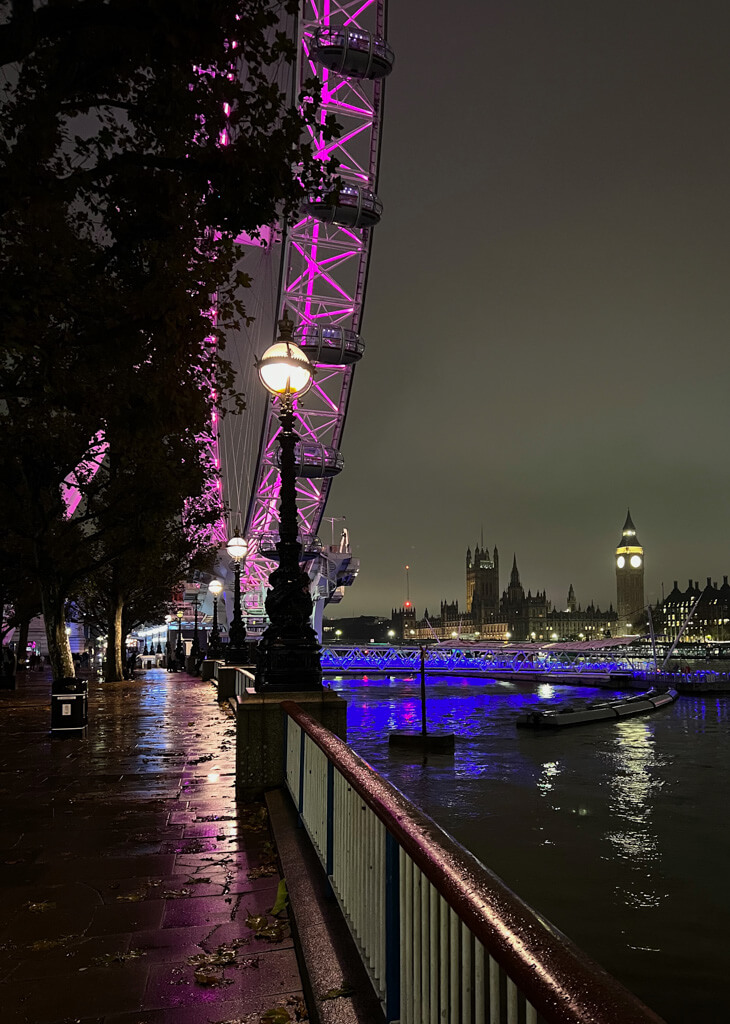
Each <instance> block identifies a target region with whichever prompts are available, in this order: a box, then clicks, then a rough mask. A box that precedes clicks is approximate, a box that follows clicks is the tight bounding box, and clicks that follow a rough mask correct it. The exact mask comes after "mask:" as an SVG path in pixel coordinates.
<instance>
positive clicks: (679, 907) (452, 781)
mask: <svg viewBox="0 0 730 1024" xmlns="http://www.w3.org/2000/svg"><path fill="white" fill-rule="evenodd" d="M332 685H333V687H334V688H335V689H337V690H338V691H339V692H340V693H342V694H343V696H345V697H346V698H347V699H348V740H349V742H350V743H351V744H352V746H353V747H354V748H355V749H356V750H357V751H358V753H360V754H361V755H362V756H363V757H365V758H366V760H368V761H369V762H370V763H371V764H372V765H373V767H374V768H376V769H377V770H378V771H380V772H381V773H382V774H383V775H385V776H386V777H387V778H389V779H391V781H392V782H394V783H395V785H397V786H398V787H399V788H400V789H402V790H403V791H404V792H405V793H406V794H407V795H408V796H409V797H411V799H412V800H413V801H414V802H415V803H416V804H418V805H419V806H421V807H423V809H424V810H425V811H427V813H429V814H431V815H432V816H433V817H434V818H435V819H436V820H437V821H438V822H439V824H441V825H442V826H443V827H444V828H445V829H446V830H447V831H448V832H450V833H451V834H452V835H453V836H454V837H455V838H456V839H458V840H459V842H461V843H463V844H464V846H466V847H467V848H469V849H470V850H472V851H473V852H474V853H475V854H476V856H477V857H479V859H480V860H482V861H483V862H484V863H485V864H487V865H488V866H489V867H490V868H491V869H492V870H493V871H496V872H497V874H499V875H500V876H501V877H502V878H503V879H504V880H505V881H506V882H507V884H508V885H510V886H511V887H512V888H514V889H515V891H516V892H517V893H518V894H519V895H520V896H522V897H523V899H525V900H527V902H528V903H530V904H531V905H532V906H534V907H535V908H536V909H537V910H539V911H540V912H541V913H543V914H545V916H547V917H548V918H550V919H551V920H552V921H553V922H554V923H555V924H556V925H557V926H558V927H559V928H561V929H562V930H563V931H564V932H566V933H567V934H568V935H570V936H571V938H573V939H574V940H575V941H576V942H577V943H578V944H579V945H580V946H581V947H582V948H584V949H585V950H586V951H587V952H588V953H589V954H590V955H591V956H593V957H594V958H595V959H596V960H598V962H599V963H601V964H602V965H603V966H604V967H605V968H606V969H607V970H609V971H610V972H611V973H612V974H614V975H616V976H617V977H619V978H620V979H621V980H622V981H623V982H624V984H626V985H627V986H628V987H629V988H630V989H632V991H634V992H636V993H637V995H639V997H640V998H642V999H643V1000H644V1001H645V1002H646V1003H648V1004H649V1005H650V1006H651V1007H652V1008H653V1009H654V1010H656V1012H658V1013H659V1014H661V1015H662V1016H663V1017H664V1018H665V1019H666V1020H667V1021H669V1022H670V1024H685V1022H688V1021H692V1020H699V1019H701V1020H702V1021H703V1024H713V1022H717V1024H720V1022H721V1021H722V1022H723V1024H724V1022H725V1021H726V1020H728V1019H730V999H729V998H728V994H727V985H726V980H725V979H726V977H727V973H728V970H729V969H730V964H728V962H727V953H726V950H727V938H726V936H727V931H728V927H730V886H729V885H728V883H727V871H728V865H729V864H730V828H728V812H727V809H726V804H727V802H728V798H727V793H728V791H730V758H728V752H729V751H730V747H729V745H728V739H729V738H730V715H729V714H728V708H729V707H730V698H717V697H707V698H706V699H702V698H699V697H694V698H680V700H679V701H677V703H675V704H674V705H672V706H671V707H670V708H667V709H663V710H661V711H658V712H656V713H655V714H653V715H651V716H647V717H645V718H636V719H630V720H628V721H623V722H618V723H614V722H608V723H598V724H594V725H589V726H585V727H576V728H573V729H566V730H561V731H560V732H533V731H531V730H517V729H516V728H515V724H514V720H515V718H516V716H517V714H519V713H520V712H521V711H524V710H526V709H527V708H532V707H536V706H545V707H549V706H560V705H564V704H566V703H571V702H573V701H580V702H582V701H588V702H589V701H593V700H598V699H602V700H605V699H607V697H608V696H610V695H611V691H606V690H602V691H599V690H595V689H592V688H591V689H589V688H583V687H581V688H579V689H573V688H570V687H567V686H562V685H556V684H554V683H549V684H548V683H543V684H539V686H537V687H536V688H535V689H530V686H529V684H526V683H525V684H520V685H519V686H517V685H516V684H514V683H505V682H497V681H495V680H482V679H480V680H477V679H473V678H471V679H466V678H456V677H429V679H428V722H429V727H430V728H433V729H438V730H442V731H448V732H454V733H455V734H456V736H457V745H456V750H455V754H454V756H453V757H450V756H446V755H431V756H430V757H429V758H427V759H426V760H420V761H418V762H414V761H413V759H412V755H409V754H406V753H404V752H403V751H400V750H398V751H394V752H390V751H389V749H388V745H387V734H388V732H389V731H390V730H392V729H407V728H410V729H419V728H420V723H421V704H420V690H419V681H418V679H417V678H413V677H408V678H406V679H403V678H401V679H397V678H383V677H372V676H371V677H370V678H369V680H368V681H367V682H364V681H363V680H362V679H346V678H339V679H335V680H332ZM616 693H617V694H618V693H619V691H616Z"/></svg>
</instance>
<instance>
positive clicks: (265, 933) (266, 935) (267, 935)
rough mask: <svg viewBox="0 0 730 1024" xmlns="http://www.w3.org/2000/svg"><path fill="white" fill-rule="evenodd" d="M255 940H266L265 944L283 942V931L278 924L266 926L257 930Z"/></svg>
mask: <svg viewBox="0 0 730 1024" xmlns="http://www.w3.org/2000/svg"><path fill="white" fill-rule="evenodd" d="M256 938H257V939H266V941H267V942H283V941H284V929H283V928H282V926H281V925H280V924H267V925H266V927H265V928H259V929H258V931H257V932H256Z"/></svg>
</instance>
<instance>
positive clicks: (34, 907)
mask: <svg viewBox="0 0 730 1024" xmlns="http://www.w3.org/2000/svg"><path fill="white" fill-rule="evenodd" d="M25 909H26V910H29V911H30V912H31V914H43V913H45V912H46V910H55V909H56V904H55V903H52V902H51V901H50V900H43V901H42V902H40V903H26V905H25Z"/></svg>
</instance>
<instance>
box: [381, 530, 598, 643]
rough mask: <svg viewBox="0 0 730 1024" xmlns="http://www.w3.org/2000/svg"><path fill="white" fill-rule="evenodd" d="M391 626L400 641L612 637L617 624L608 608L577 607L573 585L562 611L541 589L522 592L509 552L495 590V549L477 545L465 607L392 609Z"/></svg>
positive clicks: (470, 565) (468, 571) (451, 604)
mask: <svg viewBox="0 0 730 1024" xmlns="http://www.w3.org/2000/svg"><path fill="white" fill-rule="evenodd" d="M392 626H393V630H394V632H395V634H396V637H398V639H400V640H404V641H413V642H416V643H420V642H423V641H433V640H449V639H454V640H455V639H462V640H464V639H473V640H543V641H545V640H565V639H570V640H580V639H590V638H591V637H603V636H606V635H615V631H616V629H617V626H618V620H617V616H616V612H615V611H614V609H613V606H611V607H609V609H608V611H606V612H603V611H601V609H600V608H599V607H598V606H597V605H595V604H593V603H591V604H589V605H588V606H587V607H586V608H585V609H583V608H581V606H580V605H579V604H578V602H577V600H576V596H575V591H574V589H573V585H572V584H571V585H570V588H569V590H568V598H567V603H566V608H565V610H564V611H559V610H556V609H553V607H552V604H551V602H550V601H549V600H548V598H547V594H546V592H545V590H537V591H535V593H534V594H533V593H532V591H531V590H528V591H527V593H525V589H524V587H523V586H522V583H521V580H520V573H519V569H518V568H517V557H516V555H515V556H513V559H512V570H511V573H510V580H509V585H508V586H507V589H506V590H504V591H502V592H501V594H500V586H499V552H498V550H497V548H496V547H495V548H494V549H493V553H491V552H490V550H489V548H488V547H484V546H483V544H482V545H481V546H480V545H479V544H478V545H477V546H476V547H475V549H474V552H473V554H472V550H471V548H467V550H466V609H465V610H463V611H462V610H460V609H459V602H458V601H452V602H449V601H442V602H441V606H440V609H439V614H438V615H430V614H429V612H428V609H426V611H425V613H424V615H423V617H422V618H417V617H416V613H415V609H414V608H413V607H412V606H410V605H407V606H404V607H403V608H401V609H397V610H396V609H394V610H393V613H392Z"/></svg>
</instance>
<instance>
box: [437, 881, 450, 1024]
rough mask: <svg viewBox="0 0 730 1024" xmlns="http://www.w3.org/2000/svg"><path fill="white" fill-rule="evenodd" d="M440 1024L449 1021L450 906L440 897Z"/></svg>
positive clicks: (445, 1023)
mask: <svg viewBox="0 0 730 1024" xmlns="http://www.w3.org/2000/svg"><path fill="white" fill-rule="evenodd" d="M438 1019H439V1024H447V1022H448V1019H449V905H448V903H447V902H446V900H445V899H444V898H443V896H441V895H439V1017H438Z"/></svg>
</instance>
